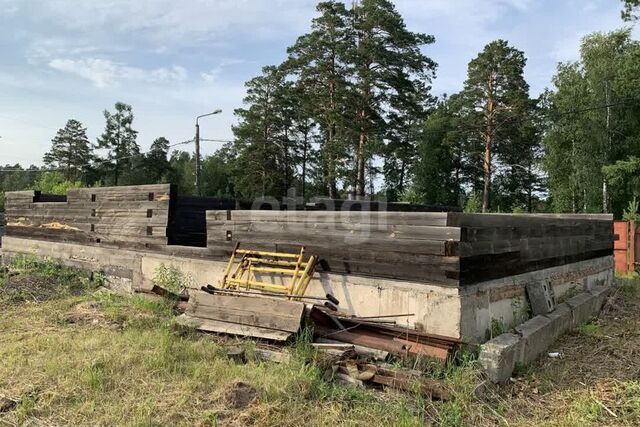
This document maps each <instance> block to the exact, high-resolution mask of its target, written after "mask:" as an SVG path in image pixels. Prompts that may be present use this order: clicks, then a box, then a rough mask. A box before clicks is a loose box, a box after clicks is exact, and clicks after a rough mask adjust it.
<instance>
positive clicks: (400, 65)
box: [351, 0, 436, 198]
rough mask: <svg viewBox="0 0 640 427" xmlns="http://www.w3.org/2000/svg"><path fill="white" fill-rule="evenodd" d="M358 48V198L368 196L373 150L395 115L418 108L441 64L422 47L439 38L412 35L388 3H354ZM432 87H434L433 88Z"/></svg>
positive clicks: (355, 64) (383, 0)
mask: <svg viewBox="0 0 640 427" xmlns="http://www.w3.org/2000/svg"><path fill="white" fill-rule="evenodd" d="M351 16H352V22H353V29H354V37H355V49H354V50H353V52H352V53H351V54H352V58H351V61H352V64H353V74H354V80H355V91H356V100H355V102H356V104H355V105H356V108H357V111H356V116H355V117H354V119H355V120H354V124H355V131H356V132H357V135H358V136H357V140H356V142H355V148H354V155H355V162H354V163H355V170H354V193H355V194H354V195H355V196H356V197H358V198H360V197H364V195H365V169H366V164H367V160H368V159H369V158H371V156H372V155H373V154H375V153H374V152H373V150H372V148H373V146H375V145H376V143H380V141H381V140H382V138H384V137H385V136H386V133H387V131H388V130H389V123H388V121H387V120H388V117H386V114H387V112H388V111H389V110H391V111H394V110H395V111H407V110H412V109H414V108H416V109H417V106H416V103H417V102H418V101H419V99H416V97H415V96H414V95H415V94H416V93H418V92H420V89H419V87H418V85H421V84H422V85H428V84H429V83H430V81H431V79H432V78H433V76H434V73H435V67H436V64H435V62H434V61H432V60H431V59H430V58H428V57H427V56H425V55H424V54H423V53H422V52H421V50H420V48H421V47H422V46H424V45H428V44H431V43H433V42H434V41H435V39H434V37H433V36H429V35H426V34H421V33H414V32H411V31H409V30H407V28H406V25H405V23H404V20H403V19H402V16H401V15H400V14H399V13H398V12H397V11H396V9H395V7H394V5H393V3H391V2H390V1H388V0H362V1H361V2H354V3H353V9H352V11H351ZM427 87H428V86H427Z"/></svg>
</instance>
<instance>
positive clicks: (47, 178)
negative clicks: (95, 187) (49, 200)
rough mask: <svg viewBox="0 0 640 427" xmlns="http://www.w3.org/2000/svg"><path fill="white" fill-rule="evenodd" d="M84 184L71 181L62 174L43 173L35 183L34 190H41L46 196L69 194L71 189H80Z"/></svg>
mask: <svg viewBox="0 0 640 427" xmlns="http://www.w3.org/2000/svg"><path fill="white" fill-rule="evenodd" d="M80 187H82V182H80V181H69V180H68V179H66V178H65V176H64V174H63V173H61V172H43V173H41V174H40V176H39V177H38V179H37V180H36V181H35V182H34V183H33V187H32V188H33V189H34V190H39V191H41V192H42V193H44V194H60V195H65V194H67V190H68V189H70V188H80Z"/></svg>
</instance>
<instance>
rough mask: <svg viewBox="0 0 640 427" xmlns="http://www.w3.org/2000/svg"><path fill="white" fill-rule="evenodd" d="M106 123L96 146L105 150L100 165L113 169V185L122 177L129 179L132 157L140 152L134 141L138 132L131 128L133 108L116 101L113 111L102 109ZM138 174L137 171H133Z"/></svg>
mask: <svg viewBox="0 0 640 427" xmlns="http://www.w3.org/2000/svg"><path fill="white" fill-rule="evenodd" d="M104 118H105V120H106V125H105V129H104V132H103V133H102V135H101V136H100V137H99V138H98V145H97V146H98V148H101V149H105V150H107V159H106V160H107V161H108V162H110V163H104V164H102V167H103V168H104V167H106V168H107V169H112V170H113V181H112V183H113V185H118V182H119V180H120V181H122V177H123V176H124V177H125V181H126V179H131V175H132V171H131V165H132V158H133V157H134V156H136V155H138V154H140V147H139V146H138V143H137V142H136V137H137V135H138V132H137V131H136V130H134V129H133V127H132V125H133V109H132V108H131V105H128V104H125V103H123V102H116V104H115V112H114V113H111V112H109V111H108V110H105V111H104ZM133 175H134V176H135V175H138V172H135V173H133Z"/></svg>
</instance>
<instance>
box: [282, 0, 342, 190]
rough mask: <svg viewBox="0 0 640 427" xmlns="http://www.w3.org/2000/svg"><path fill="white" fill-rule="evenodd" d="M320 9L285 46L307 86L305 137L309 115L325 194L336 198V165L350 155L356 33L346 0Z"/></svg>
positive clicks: (292, 69)
mask: <svg viewBox="0 0 640 427" xmlns="http://www.w3.org/2000/svg"><path fill="white" fill-rule="evenodd" d="M316 10H317V11H318V13H319V14H320V16H318V17H317V18H314V19H313V21H312V23H311V31H310V32H309V33H308V34H305V35H303V36H301V37H299V38H298V40H297V41H296V43H295V44H294V45H293V46H291V47H290V48H289V49H288V50H287V52H288V54H289V57H288V59H287V61H286V63H285V68H286V69H287V71H288V72H289V73H291V74H293V75H294V76H295V77H296V78H297V86H298V87H299V88H300V90H301V91H303V93H302V97H301V100H302V106H301V107H302V111H304V116H303V117H301V119H300V120H299V121H298V122H299V123H300V124H301V125H302V126H303V132H302V134H303V138H305V137H306V138H307V141H308V139H309V134H308V133H306V132H304V128H306V127H308V125H309V121H313V122H315V123H317V124H318V127H319V131H320V133H321V135H322V140H321V141H322V142H321V145H320V155H321V165H322V180H323V182H324V184H323V185H324V186H325V187H326V191H327V193H326V194H328V195H329V197H330V198H336V197H337V192H338V190H337V182H338V180H339V179H340V177H339V176H338V167H339V163H340V162H341V160H342V159H343V158H344V157H345V156H346V145H347V143H348V139H349V136H350V135H349V131H348V129H349V120H350V118H351V117H352V116H353V113H351V111H352V110H351V108H350V106H351V104H352V103H351V102H350V96H351V92H350V91H351V87H350V83H349V74H348V73H349V70H348V67H349V64H348V56H349V50H350V49H352V48H353V44H352V41H353V36H352V29H351V26H350V20H349V13H348V11H347V10H346V8H345V6H344V4H343V3H339V2H335V1H327V2H322V3H319V4H318V5H317V7H316ZM305 116H306V117H305ZM305 123H306V124H305Z"/></svg>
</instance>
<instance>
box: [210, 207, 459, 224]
mask: <svg viewBox="0 0 640 427" xmlns="http://www.w3.org/2000/svg"><path fill="white" fill-rule="evenodd" d="M227 212H229V215H230V218H231V219H232V220H239V221H244V220H248V221H254V222H258V221H267V222H312V223H322V222H333V223H356V224H396V225H425V226H426V225H429V226H446V225H447V214H446V213H441V212H339V211H338V212H336V211H250V210H234V211H207V221H209V220H213V221H220V220H227Z"/></svg>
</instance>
